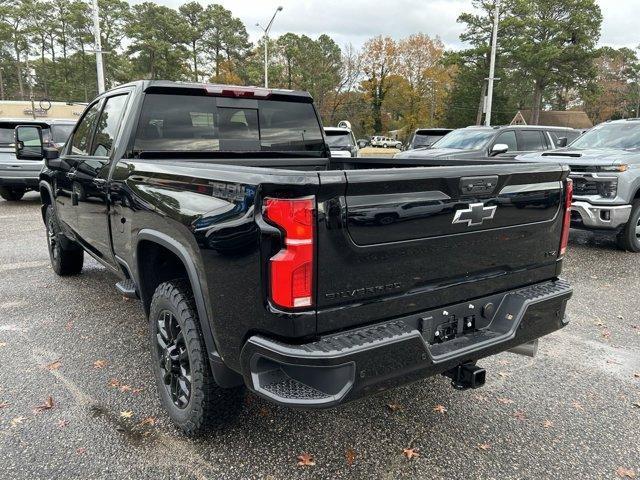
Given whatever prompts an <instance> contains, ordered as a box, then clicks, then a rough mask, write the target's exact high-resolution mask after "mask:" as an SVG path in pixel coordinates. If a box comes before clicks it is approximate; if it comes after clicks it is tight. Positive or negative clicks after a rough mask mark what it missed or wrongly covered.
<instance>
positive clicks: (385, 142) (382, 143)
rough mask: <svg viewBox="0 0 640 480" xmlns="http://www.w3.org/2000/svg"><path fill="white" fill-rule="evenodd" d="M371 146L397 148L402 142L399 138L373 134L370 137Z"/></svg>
mask: <svg viewBox="0 0 640 480" xmlns="http://www.w3.org/2000/svg"><path fill="white" fill-rule="evenodd" d="M371 146H372V147H382V148H398V149H399V148H400V147H402V142H401V141H400V140H394V139H393V138H389V137H381V136H375V137H372V138H371Z"/></svg>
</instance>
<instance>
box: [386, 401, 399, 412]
mask: <svg viewBox="0 0 640 480" xmlns="http://www.w3.org/2000/svg"><path fill="white" fill-rule="evenodd" d="M387 408H388V409H389V410H391V411H392V412H397V411H398V410H402V405H400V404H399V403H387Z"/></svg>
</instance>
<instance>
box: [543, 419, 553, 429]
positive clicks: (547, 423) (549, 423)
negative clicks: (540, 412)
mask: <svg viewBox="0 0 640 480" xmlns="http://www.w3.org/2000/svg"><path fill="white" fill-rule="evenodd" d="M542 426H543V427H544V428H551V427H553V422H552V421H551V420H545V421H544V422H542Z"/></svg>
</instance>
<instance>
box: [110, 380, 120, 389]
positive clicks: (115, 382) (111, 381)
mask: <svg viewBox="0 0 640 480" xmlns="http://www.w3.org/2000/svg"><path fill="white" fill-rule="evenodd" d="M107 385H108V386H110V387H113V388H115V387H119V386H120V382H119V381H118V379H117V378H110V379H109V382H108V383H107Z"/></svg>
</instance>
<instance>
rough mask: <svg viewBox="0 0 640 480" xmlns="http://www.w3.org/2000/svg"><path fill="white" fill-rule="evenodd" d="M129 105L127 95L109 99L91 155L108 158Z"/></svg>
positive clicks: (101, 115)
mask: <svg viewBox="0 0 640 480" xmlns="http://www.w3.org/2000/svg"><path fill="white" fill-rule="evenodd" d="M126 104H127V95H117V96H115V97H109V98H107V102H106V103H105V105H104V108H103V109H102V113H101V114H100V120H98V128H96V136H95V140H94V141H93V145H92V147H91V155H96V156H99V157H108V156H109V155H110V154H111V149H112V148H113V142H114V141H115V138H116V134H117V133H118V127H119V126H120V119H121V118H122V112H123V111H124V107H125V105H126Z"/></svg>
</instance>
